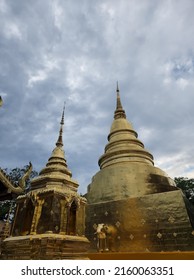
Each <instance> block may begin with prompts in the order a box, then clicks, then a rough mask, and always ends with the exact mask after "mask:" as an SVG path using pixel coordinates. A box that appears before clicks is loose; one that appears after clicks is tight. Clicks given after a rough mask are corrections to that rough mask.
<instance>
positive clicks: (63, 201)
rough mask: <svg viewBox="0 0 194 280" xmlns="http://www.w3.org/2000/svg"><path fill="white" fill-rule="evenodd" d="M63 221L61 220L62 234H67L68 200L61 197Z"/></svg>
mask: <svg viewBox="0 0 194 280" xmlns="http://www.w3.org/2000/svg"><path fill="white" fill-rule="evenodd" d="M60 204H61V221H60V232H59V233H60V234H66V228H67V201H66V200H65V199H61V201H60Z"/></svg>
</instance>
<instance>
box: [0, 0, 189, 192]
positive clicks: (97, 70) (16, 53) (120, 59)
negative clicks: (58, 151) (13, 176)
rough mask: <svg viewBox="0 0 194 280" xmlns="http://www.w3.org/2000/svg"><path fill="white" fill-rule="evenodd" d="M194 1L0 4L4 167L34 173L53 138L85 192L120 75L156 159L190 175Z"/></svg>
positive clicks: (0, 153)
mask: <svg viewBox="0 0 194 280" xmlns="http://www.w3.org/2000/svg"><path fill="white" fill-rule="evenodd" d="M193 9H194V3H193V1H192V0H186V1H175V0H174V1H167V0H165V1H151V0H147V1H127V0H121V1H116V0H108V1H107V0H106V1H89V0H85V1H60V0H58V1H57V0H55V1H54V0H53V1H46V0H42V1H38V0H37V1H21V0H18V1H17V3H16V1H11V0H9V1H3V0H1V1H0V25H1V29H0V94H1V96H2V97H3V100H4V104H3V106H2V107H1V109H0V131H1V135H0V160H1V162H0V164H1V167H4V168H5V167H8V168H14V167H16V166H24V165H26V164H27V163H28V162H29V161H30V160H31V161H32V163H33V165H34V168H35V169H36V170H38V171H40V169H41V168H42V167H43V166H44V165H45V164H46V162H47V160H48V158H49V156H50V154H51V152H52V149H53V148H54V146H55V142H56V140H57V137H58V130H59V122H60V117H61V111H62V108H63V102H64V101H66V112H65V127H64V147H65V153H66V158H67V163H68V165H69V168H70V169H71V170H72V173H73V177H74V178H75V179H77V180H78V181H79V183H80V192H82V193H84V192H85V191H86V187H87V185H88V184H89V183H90V180H91V177H92V176H93V175H94V173H95V172H96V171H98V164H97V162H98V158H99V156H100V155H101V154H102V153H103V150H104V146H105V144H106V143H107V135H108V133H109V129H110V125H111V122H112V119H113V112H114V109H115V88H116V81H117V80H119V85H120V91H121V98H122V103H123V106H124V108H125V110H126V113H127V117H128V119H129V120H130V121H131V122H132V123H133V126H134V129H135V130H136V131H137V132H138V134H139V138H140V140H142V141H143V142H144V144H145V147H146V148H147V149H148V150H149V151H150V152H151V153H152V154H153V155H154V158H155V164H156V165H158V166H159V167H161V168H162V169H164V170H165V171H167V173H168V174H169V175H170V176H172V177H174V176H190V177H191V176H193V175H194V162H193V154H194V146H193V142H194V133H193V127H192V126H193V122H194V114H193V103H194V95H193V92H194V91H193V90H194V75H193V73H194V47H193V46H194V37H193V30H194V19H193V15H192V13H193Z"/></svg>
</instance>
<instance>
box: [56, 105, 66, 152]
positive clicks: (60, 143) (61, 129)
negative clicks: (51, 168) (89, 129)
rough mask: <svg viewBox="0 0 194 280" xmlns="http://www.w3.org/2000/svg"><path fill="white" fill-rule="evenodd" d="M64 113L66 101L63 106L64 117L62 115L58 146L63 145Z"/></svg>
mask: <svg viewBox="0 0 194 280" xmlns="http://www.w3.org/2000/svg"><path fill="white" fill-rule="evenodd" d="M64 113H65V102H64V106H63V112H62V117H61V122H60V125H61V126H60V130H59V137H58V140H57V142H56V146H57V147H63V125H64Z"/></svg>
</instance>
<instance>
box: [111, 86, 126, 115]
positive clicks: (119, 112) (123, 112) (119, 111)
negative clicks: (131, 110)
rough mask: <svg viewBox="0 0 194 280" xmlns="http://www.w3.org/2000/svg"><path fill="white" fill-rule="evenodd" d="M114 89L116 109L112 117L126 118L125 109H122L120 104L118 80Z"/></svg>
mask: <svg viewBox="0 0 194 280" xmlns="http://www.w3.org/2000/svg"><path fill="white" fill-rule="evenodd" d="M116 91H117V103H116V110H115V114H114V118H115V119H119V118H125V119H126V114H125V110H124V109H123V106H122V104H121V98H120V91H119V85H118V81H117V89H116Z"/></svg>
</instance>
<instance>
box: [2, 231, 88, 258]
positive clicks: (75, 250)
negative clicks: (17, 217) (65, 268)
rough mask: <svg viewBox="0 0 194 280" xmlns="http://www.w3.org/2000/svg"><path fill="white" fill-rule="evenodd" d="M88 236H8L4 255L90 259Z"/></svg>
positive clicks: (12, 256)
mask: <svg viewBox="0 0 194 280" xmlns="http://www.w3.org/2000/svg"><path fill="white" fill-rule="evenodd" d="M88 247H89V241H88V240H87V238H86V237H84V236H83V237H80V236H69V235H62V234H52V233H47V234H36V235H28V236H17V237H8V238H6V239H5V240H4V241H3V248H2V256H1V258H2V259H4V260H6V259H9V260H53V259H55V260H56V259H86V260H87V259H88V257H87V254H86V252H87V251H88Z"/></svg>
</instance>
